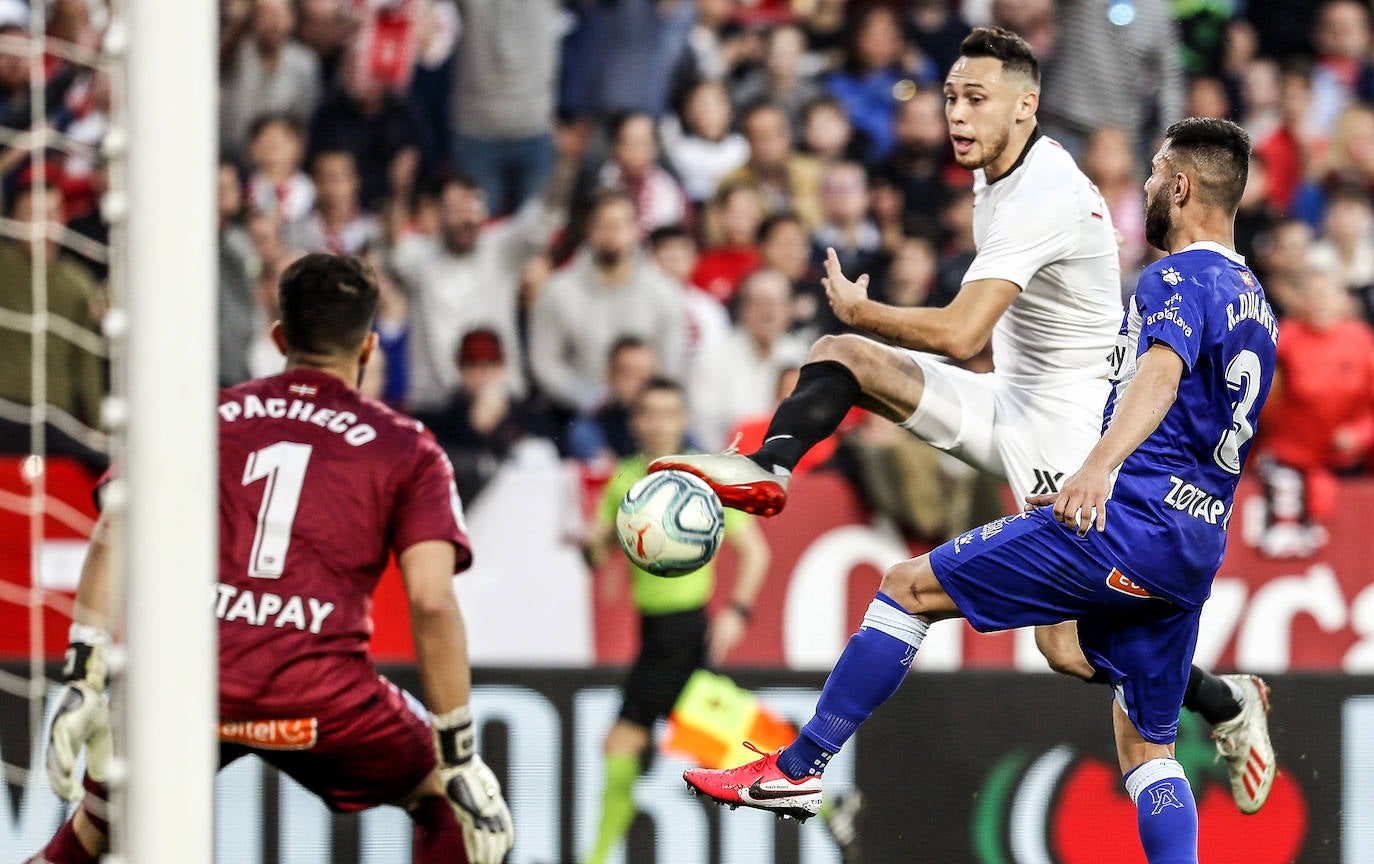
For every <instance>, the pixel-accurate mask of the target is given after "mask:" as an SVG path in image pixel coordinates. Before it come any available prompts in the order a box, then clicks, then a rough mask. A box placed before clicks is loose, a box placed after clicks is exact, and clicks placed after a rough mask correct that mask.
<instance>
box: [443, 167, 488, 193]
mask: <svg viewBox="0 0 1374 864" xmlns="http://www.w3.org/2000/svg"><path fill="white" fill-rule="evenodd" d="M450 186H452V187H455V188H458V189H463V190H465V191H467V192H481V191H483V190H482V184H481V183H480V182H478V180H477V178H476V177H473V176H472V175H471V174H468V173H467V172H465V171H454V172H452V173H450V174H449V175H448V176H446V177H444V178H443V179H442V180H440V181H439V188H438V190H437V191H436V194H435V197H436V198H442V197H444V193H445V192H447V191H448V190H449V187H450Z"/></svg>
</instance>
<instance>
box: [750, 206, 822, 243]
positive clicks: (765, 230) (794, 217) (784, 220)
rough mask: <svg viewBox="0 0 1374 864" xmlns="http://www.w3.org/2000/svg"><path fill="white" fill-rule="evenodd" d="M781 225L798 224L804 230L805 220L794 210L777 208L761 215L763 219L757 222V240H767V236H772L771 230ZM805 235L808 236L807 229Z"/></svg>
mask: <svg viewBox="0 0 1374 864" xmlns="http://www.w3.org/2000/svg"><path fill="white" fill-rule="evenodd" d="M783 225H799V226H801V228H802V230H803V231H805V230H806V222H804V221H803V220H802V218H801V216H800V215H798V214H797V213H796V212H795V211H792V210H778V211H776V212H773V213H769V214H768V215H767V216H765V217H763V221H762V222H760V223H759V233H758V242H759V243H765V242H767V241H768V238H769V237H772V236H773V232H774V231H776V230H778V228H780V227H782V226H783ZM807 235H808V237H809V236H810V232H809V231H808V232H807Z"/></svg>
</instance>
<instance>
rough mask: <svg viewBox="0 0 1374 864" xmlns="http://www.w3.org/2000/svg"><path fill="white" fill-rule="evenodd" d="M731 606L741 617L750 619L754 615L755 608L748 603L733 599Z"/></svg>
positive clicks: (746, 619)
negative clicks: (751, 607)
mask: <svg viewBox="0 0 1374 864" xmlns="http://www.w3.org/2000/svg"><path fill="white" fill-rule="evenodd" d="M730 608H731V609H733V610H734V611H735V613H736V614H738V615H739V617H741V618H743V619H744V620H745V621H748V620H749V619H751V618H753V617H754V610H753V609H750V608H749V607H748V606H747V605H746V604H744V603H741V602H740V601H738V600H733V601H731V602H730Z"/></svg>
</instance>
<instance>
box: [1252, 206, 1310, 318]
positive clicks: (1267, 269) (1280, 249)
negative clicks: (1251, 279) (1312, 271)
mask: <svg viewBox="0 0 1374 864" xmlns="http://www.w3.org/2000/svg"><path fill="white" fill-rule="evenodd" d="M1311 249H1312V228H1311V226H1309V225H1308V224H1307V223H1306V222H1304V221H1302V220H1301V219H1294V218H1292V217H1283V218H1280V219H1279V221H1278V222H1277V223H1276V224H1275V225H1274V227H1273V229H1271V230H1270V231H1268V232H1267V233H1265V234H1261V235H1259V236H1258V237H1256V238H1255V253H1256V259H1255V272H1256V274H1257V275H1259V277H1260V281H1261V283H1262V284H1263V285H1264V294H1265V296H1266V297H1267V298H1268V299H1269V303H1270V304H1271V305H1272V306H1273V307H1274V312H1275V314H1278V315H1284V314H1287V313H1288V312H1290V311H1291V310H1293V309H1296V308H1297V305H1296V304H1297V299H1298V293H1299V289H1300V286H1301V284H1302V278H1303V274H1304V273H1305V272H1306V270H1307V259H1308V256H1309V255H1310V254H1311Z"/></svg>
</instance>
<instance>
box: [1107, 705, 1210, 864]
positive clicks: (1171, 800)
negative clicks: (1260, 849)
mask: <svg viewBox="0 0 1374 864" xmlns="http://www.w3.org/2000/svg"><path fill="white" fill-rule="evenodd" d="M1112 731H1113V733H1114V734H1115V737H1116V748H1117V757H1118V759H1119V760H1120V763H1121V768H1122V771H1123V772H1125V773H1124V778H1123V779H1124V781H1125V784H1126V791H1127V793H1129V794H1130V796H1131V801H1132V802H1134V803H1135V807H1136V827H1137V829H1138V830H1139V831H1140V845H1141V846H1142V847H1143V848H1144V850H1145V859H1146V860H1147V861H1148V862H1149V864H1198V859H1197V833H1198V831H1197V826H1198V821H1197V803H1196V802H1195V801H1194V800H1193V789H1192V787H1191V786H1189V785H1188V777H1187V775H1185V774H1184V773H1183V766H1182V765H1180V764H1179V762H1178V760H1177V759H1175V758H1174V756H1173V746H1172V745H1171V744H1159V743H1155V742H1152V741H1146V740H1145V738H1144V737H1143V736H1142V735H1141V734H1140V732H1139V730H1137V729H1136V728H1135V726H1134V725H1133V724H1132V723H1131V721H1130V719H1129V718H1128V717H1127V716H1126V712H1125V710H1123V709H1122V706H1121V702H1120V701H1117V700H1113V701H1112Z"/></svg>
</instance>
